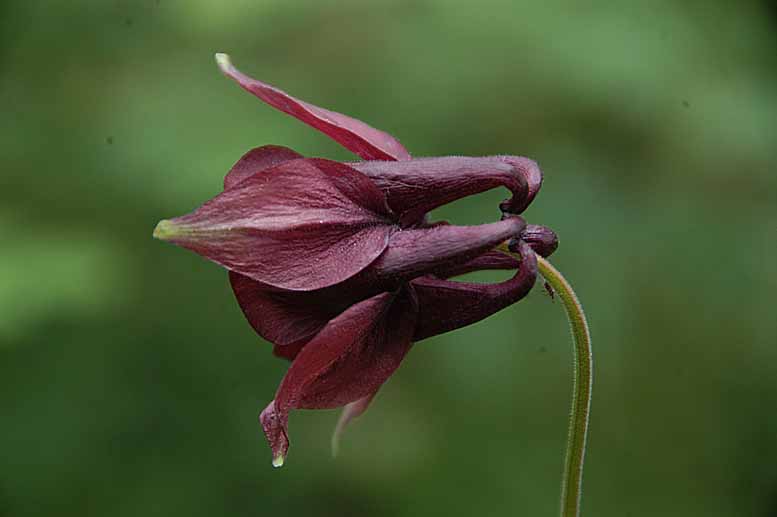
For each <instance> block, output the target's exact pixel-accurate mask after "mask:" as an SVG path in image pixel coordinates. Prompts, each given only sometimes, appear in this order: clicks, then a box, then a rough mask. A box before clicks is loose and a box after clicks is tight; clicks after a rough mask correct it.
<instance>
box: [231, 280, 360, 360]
mask: <svg viewBox="0 0 777 517" xmlns="http://www.w3.org/2000/svg"><path fill="white" fill-rule="evenodd" d="M229 282H230V284H231V285H232V291H233V292H234V293H235V298H237V302H238V304H239V305H240V308H241V309H242V310H243V314H244V315H245V317H246V319H247V320H248V322H249V323H250V324H251V326H252V327H253V328H254V330H256V332H257V333H258V334H259V335H260V336H262V337H263V338H264V339H266V340H267V341H270V342H271V343H273V344H274V345H275V348H274V352H275V354H276V355H280V356H281V357H285V358H287V359H293V358H294V357H295V356H296V354H297V353H298V352H299V350H300V349H301V347H302V345H304V344H305V343H306V342H307V341H309V340H310V339H311V338H312V337H313V336H315V335H316V334H318V332H319V331H320V330H321V329H322V328H324V326H326V324H327V322H329V320H331V319H332V318H334V317H335V316H337V315H338V314H339V313H340V312H342V311H343V310H344V309H345V308H347V306H346V307H342V306H340V303H338V301H337V300H332V299H330V298H329V297H326V296H322V294H323V292H324V291H326V289H319V290H316V291H305V292H300V291H278V290H277V289H271V288H269V287H268V286H267V285H264V284H261V283H259V282H257V281H255V280H252V279H250V278H248V277H246V276H243V275H241V274H238V273H235V272H234V271H230V272H229Z"/></svg>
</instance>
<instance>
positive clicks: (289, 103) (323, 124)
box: [216, 54, 410, 160]
mask: <svg viewBox="0 0 777 517" xmlns="http://www.w3.org/2000/svg"><path fill="white" fill-rule="evenodd" d="M216 62H217V63H218V65H219V68H221V71H222V72H223V73H224V74H225V75H227V76H228V77H230V78H232V79H234V80H235V81H236V82H237V83H238V84H239V85H240V87H241V88H243V89H244V90H246V91H248V92H250V93H252V94H254V95H256V96H257V97H259V98H260V99H261V100H263V101H264V102H266V103H267V104H269V105H270V106H272V107H274V108H276V109H278V110H280V111H282V112H284V113H287V114H289V115H291V116H292V117H294V118H296V119H298V120H300V121H302V122H304V123H305V124H307V125H309V126H311V127H314V128H316V129H318V130H319V131H321V132H322V133H324V134H325V135H327V136H329V138H331V139H332V140H335V141H336V142H338V143H339V144H340V145H342V146H343V147H345V148H346V149H348V150H349V151H351V152H353V153H355V154H357V155H359V156H361V157H362V158H364V159H365V160H409V159H410V154H409V153H408V152H407V150H406V149H405V148H404V147H403V146H402V144H400V143H399V141H398V140H397V139H396V138H394V137H393V136H391V135H389V134H388V133H385V132H383V131H380V130H378V129H375V128H374V127H371V126H368V125H367V124H365V123H364V122H362V121H361V120H356V119H355V118H351V117H349V116H347V115H343V114H341V113H336V112H334V111H329V110H327V109H324V108H319V107H318V106H314V105H312V104H308V103H307V102H304V101H301V100H299V99H295V98H294V97H292V96H291V95H289V94H288V93H286V92H284V91H281V90H279V89H278V88H275V87H273V86H270V85H269V84H266V83H263V82H261V81H257V80H256V79H253V78H251V77H248V76H247V75H245V74H243V73H242V72H240V71H239V70H238V69H237V68H235V67H234V65H233V64H232V62H231V61H230V59H229V56H227V55H226V54H216Z"/></svg>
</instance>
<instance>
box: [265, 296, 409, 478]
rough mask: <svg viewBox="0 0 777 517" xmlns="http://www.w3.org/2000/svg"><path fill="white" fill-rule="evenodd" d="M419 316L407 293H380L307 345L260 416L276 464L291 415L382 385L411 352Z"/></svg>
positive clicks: (338, 403)
mask: <svg viewBox="0 0 777 517" xmlns="http://www.w3.org/2000/svg"><path fill="white" fill-rule="evenodd" d="M417 311H418V309H417V305H416V303H415V299H414V297H413V296H412V294H411V293H410V292H409V291H407V290H402V291H400V292H399V293H397V294H395V293H381V294H378V295H376V296H373V297H372V298H369V299H367V300H364V301H362V302H359V303H357V304H355V305H353V306H352V307H350V308H348V309H347V310H346V311H345V312H343V313H342V314H340V315H339V316H338V317H336V318H335V319H333V320H332V321H330V322H329V324H328V325H327V326H326V327H324V329H323V330H322V331H321V332H319V333H318V334H317V335H316V337H315V338H313V339H312V340H311V341H310V342H309V343H308V344H307V345H305V347H304V348H303V349H302V351H301V352H300V353H299V355H297V358H296V359H294V361H293V362H292V364H291V367H290V368H289V370H288V372H286V376H285V377H284V378H283V381H282V382H281V385H280V387H279V388H278V392H277V393H276V395H275V400H274V401H273V403H272V404H271V405H270V406H268V407H267V409H265V411H263V412H262V415H261V417H260V419H261V422H262V427H263V429H264V432H265V435H266V436H267V441H268V442H269V444H270V447H271V448H272V450H273V458H274V460H275V459H277V458H280V459H281V460H280V461H282V459H283V458H285V456H286V450H287V448H288V437H287V433H286V426H287V422H288V415H289V411H291V410H292V409H297V408H308V409H314V408H333V407H339V406H343V405H345V404H348V403H350V402H354V401H356V400H359V399H361V398H363V397H367V396H369V395H371V394H373V393H374V392H375V391H377V389H378V388H379V387H380V386H381V385H382V384H383V383H384V382H386V380H387V379H388V378H389V377H390V376H391V374H392V373H394V371H395V370H396V369H397V367H399V364H400V363H401V362H402V359H403V358H404V357H405V354H406V353H407V352H408V350H410V347H411V345H412V341H411V340H412V336H413V331H414V329H415V322H416V315H417ZM275 462H276V463H277V461H275Z"/></svg>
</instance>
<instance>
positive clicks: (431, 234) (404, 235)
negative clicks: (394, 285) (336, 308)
mask: <svg viewBox="0 0 777 517" xmlns="http://www.w3.org/2000/svg"><path fill="white" fill-rule="evenodd" d="M525 226H526V222H525V221H524V220H523V219H522V218H521V217H520V216H513V217H510V218H507V219H504V220H502V221H499V222H496V223H490V224H481V225H477V226H454V225H439V226H431V227H426V228H411V229H406V230H401V231H398V232H394V233H393V234H392V235H391V238H390V240H389V245H388V248H386V251H385V252H384V253H383V254H382V255H381V256H380V258H378V260H376V261H375V262H374V263H373V264H371V265H370V266H369V267H368V268H367V269H365V271H364V275H369V274H372V275H374V276H375V277H376V278H377V279H380V280H384V279H385V280H409V279H412V278H415V277H417V276H420V275H425V274H434V273H435V272H436V271H438V270H445V269H447V268H450V267H452V266H455V265H456V264H461V263H464V262H467V261H468V260H471V259H474V258H475V257H477V256H478V255H480V254H482V253H484V252H485V251H488V250H490V249H491V248H493V247H494V246H496V245H498V244H500V243H502V242H504V241H506V240H508V239H510V238H514V237H517V236H518V235H519V233H520V232H521V230H523V229H524V227H525Z"/></svg>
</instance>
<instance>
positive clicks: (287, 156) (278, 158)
mask: <svg viewBox="0 0 777 517" xmlns="http://www.w3.org/2000/svg"><path fill="white" fill-rule="evenodd" d="M302 157H303V156H302V155H301V154H299V153H298V152H296V151H292V150H291V149H289V148H288V147H281V146H280V145H265V146H263V147H257V148H256V149H251V150H250V151H248V152H247V153H245V154H244V155H243V156H242V157H241V158H240V159H239V160H238V161H237V163H236V164H235V165H233V166H232V169H230V171H229V172H228V173H227V175H226V176H225V177H224V190H226V189H228V188H232V187H234V186H235V185H237V184H238V183H240V182H241V181H243V180H244V179H246V178H250V177H251V176H253V175H254V174H256V173H257V172H261V171H263V170H265V169H269V168H271V167H275V166H276V165H279V164H281V163H283V162H288V161H290V160H296V159H298V158H302Z"/></svg>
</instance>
